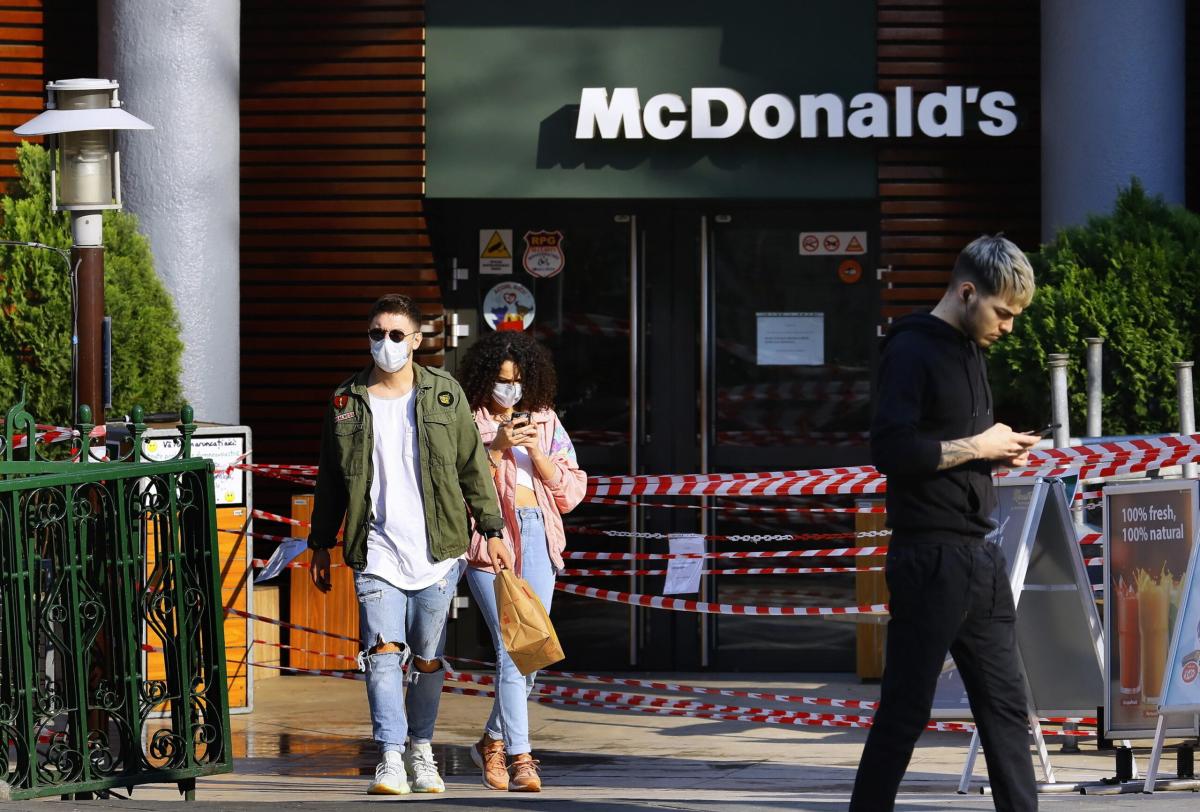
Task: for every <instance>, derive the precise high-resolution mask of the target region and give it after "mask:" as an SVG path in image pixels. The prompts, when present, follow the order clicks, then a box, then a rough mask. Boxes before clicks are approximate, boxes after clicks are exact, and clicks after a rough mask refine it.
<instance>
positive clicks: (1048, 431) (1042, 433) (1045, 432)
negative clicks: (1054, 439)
mask: <svg viewBox="0 0 1200 812" xmlns="http://www.w3.org/2000/svg"><path fill="white" fill-rule="evenodd" d="M1061 425H1062V423H1051V424H1050V425H1048V426H1044V427H1042V428H1040V429H1038V430H1037V431H1033V430H1032V429H1031V430H1029V431H1023V432H1021V433H1022V434H1036V435H1037V436H1038V437H1041V438H1042V439H1045V438H1047V437H1049V436H1050V435H1052V434H1054V430H1055V429H1056V428H1058V427H1059V426H1061Z"/></svg>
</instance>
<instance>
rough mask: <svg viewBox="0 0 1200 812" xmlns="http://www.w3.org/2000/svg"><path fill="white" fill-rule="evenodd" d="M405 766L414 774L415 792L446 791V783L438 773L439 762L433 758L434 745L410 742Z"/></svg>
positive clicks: (405, 754)
mask: <svg viewBox="0 0 1200 812" xmlns="http://www.w3.org/2000/svg"><path fill="white" fill-rule="evenodd" d="M404 766H405V767H406V768H407V770H408V774H409V775H411V776H412V791H413V792H445V791H446V784H445V782H444V781H442V777H441V776H440V775H438V768H437V762H436V761H434V760H433V747H432V746H431V745H430V744H429V742H425V743H424V744H410V745H409V746H408V749H407V750H405V751H404Z"/></svg>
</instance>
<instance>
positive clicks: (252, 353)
mask: <svg viewBox="0 0 1200 812" xmlns="http://www.w3.org/2000/svg"><path fill="white" fill-rule="evenodd" d="M424 17H425V15H424V4H423V3H419V2H395V1H394V0H339V2H337V3H329V2H327V1H326V0H243V2H242V104H241V109H242V130H241V132H242V190H241V194H242V210H241V222H242V228H241V239H242V251H241V254H242V268H241V271H242V278H241V291H242V292H241V341H242V353H241V375H242V380H241V391H242V398H241V413H242V420H243V422H245V423H248V424H249V425H250V426H251V427H253V429H254V445H255V456H256V458H257V459H259V460H261V461H263V462H293V461H294V462H316V459H317V447H318V440H319V430H320V420H321V416H322V414H323V412H322V409H323V406H324V404H325V402H326V401H327V399H328V396H329V393H330V392H331V390H332V388H333V387H334V386H336V385H337V384H338V382H340V381H341V380H342V379H343V378H344V377H345V376H346V375H347V374H349V373H351V372H353V371H355V370H357V369H359V368H361V367H362V366H364V365H365V364H366V362H367V361H368V360H369V356H368V355H367V347H366V337H365V335H364V333H365V330H366V318H365V316H366V312H367V309H368V308H369V306H370V304H371V302H372V301H374V300H375V299H376V298H377V297H379V296H380V295H382V294H384V293H389V292H393V291H397V292H404V293H408V294H409V295H411V296H413V297H415V298H416V299H417V300H418V301H419V302H420V303H421V306H422V310H423V312H424V315H425V317H426V319H427V320H428V321H430V322H435V321H436V320H439V319H440V318H441V314H442V304H441V294H440V291H439V288H438V284H437V273H436V271H435V268H434V264H433V255H432V254H431V252H430V245H429V236H428V233H427V229H426V222H425V217H424V214H423V206H422V199H421V196H422V192H423V183H424V174H425V166H424V160H425V155H424V132H423V128H424V111H425V97H424V91H425V81H424V76H425V67H424V53H425V51H424V49H425V32H424V27H423V26H424ZM434 326H435V327H440V322H437V323H436V324H435V325H434ZM441 345H442V341H441V338H440V334H439V337H438V338H437V339H429V338H427V339H426V344H425V345H424V348H423V351H422V352H421V353H420V354H419V360H420V361H421V362H423V363H426V364H434V365H438V364H440V363H441V352H442V347H441ZM268 494H269V489H268V490H264V492H263V493H262V495H263V496H268ZM268 498H269V496H268ZM280 507H282V505H280Z"/></svg>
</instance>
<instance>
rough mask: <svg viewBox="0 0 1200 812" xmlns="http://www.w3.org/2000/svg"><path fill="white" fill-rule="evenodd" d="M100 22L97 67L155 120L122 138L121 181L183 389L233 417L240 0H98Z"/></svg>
mask: <svg viewBox="0 0 1200 812" xmlns="http://www.w3.org/2000/svg"><path fill="white" fill-rule="evenodd" d="M99 29H100V43H99V45H100V49H99V50H100V73H101V75H102V76H104V77H106V78H113V79H116V80H117V81H118V82H120V83H121V98H122V99H124V100H125V101H126V109H127V110H129V112H131V113H133V114H134V115H135V116H138V117H139V118H142V119H144V120H146V121H148V122H150V123H151V124H153V125H154V128H155V131H154V132H153V133H150V134H149V136H146V135H145V134H139V135H141V136H142V137H139V138H137V139H136V140H135V139H130V140H129V142H128V147H127V148H126V147H124V146H123V148H122V151H121V182H122V183H121V185H122V192H123V194H124V198H125V207H126V208H127V209H128V210H129V211H131V212H133V213H134V214H136V215H137V216H138V218H139V219H140V221H141V225H142V230H143V232H144V233H145V234H146V235H147V236H148V237H149V239H150V247H151V249H152V250H153V252H154V262H155V268H156V270H157V271H158V275H159V276H160V277H161V278H162V279H163V281H164V282H165V283H166V286H167V289H168V290H169V291H170V292H171V294H172V296H173V297H174V298H175V307H176V308H177V310H178V311H179V319H180V322H181V324H182V326H183V336H182V338H183V344H184V351H183V392H184V397H185V398H186V399H187V401H188V402H189V403H191V404H192V405H193V406H194V407H195V410H196V418H197V419H198V420H210V421H214V422H220V423H237V422H238V398H239V376H238V357H239V352H238V350H239V346H238V306H239V300H238V281H239V272H238V268H239V266H238V261H239V258H238V231H239V215H240V199H239V179H240V175H239V154H238V152H239V145H240V142H241V138H240V131H239V127H240V118H239V114H238V107H239V88H238V80H239V70H240V65H241V62H240V44H241V39H240V31H241V2H240V0H171V2H161V0H100V26H99ZM113 329H114V330H119V329H121V328H120V325H114V328H113Z"/></svg>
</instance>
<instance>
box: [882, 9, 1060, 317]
mask: <svg viewBox="0 0 1200 812" xmlns="http://www.w3.org/2000/svg"><path fill="white" fill-rule="evenodd" d="M1039 14H1040V12H1039V5H1038V2H1037V0H1010V2H1007V3H996V2H993V1H992V0H879V3H878V6H877V45H876V55H877V65H878V68H877V69H878V75H879V85H878V86H879V90H880V92H881V93H884V94H885V95H886V94H890V92H891V91H892V90H894V89H895V88H896V87H898V86H910V87H912V88H914V91H915V93H916V94H917V95H918V96H919V95H920V94H921V93H922V92H924V91H931V90H940V89H942V88H944V87H945V86H946V85H951V84H956V85H966V86H978V87H980V88H981V89H982V91H983V92H987V91H989V90H1007V91H1009V92H1011V93H1013V94H1014V95H1015V96H1016V99H1017V106H1018V109H1017V115H1018V118H1019V121H1020V124H1019V126H1018V130H1017V132H1015V133H1013V134H1012V135H1010V136H1008V137H1005V138H988V137H986V136H983V135H982V134H980V133H978V132H975V134H974V135H970V134H968V135H966V136H964V137H963V138H956V139H931V138H925V137H921V136H918V137H915V138H912V139H910V140H908V141H906V142H903V143H899V142H893V143H894V145H892V146H888V147H885V148H882V149H880V151H879V205H880V212H881V221H880V234H881V249H882V250H881V257H880V259H881V265H884V266H891V267H892V269H893V270H892V272H891V273H889V274H887V275H886V276H885V279H886V280H887V281H888V282H889V284H890V285H891V287H890V288H889V289H887V290H884V291H883V294H882V297H883V302H882V308H881V309H882V313H881V316H882V319H881V320H882V321H884V322H886V321H887V319H889V318H895V317H897V316H900V315H903V314H904V313H907V312H910V311H912V310H914V309H917V308H927V307H929V306H931V305H932V304H934V303H935V302H936V301H937V299H938V298H939V297H940V296H941V293H942V290H943V289H944V287H945V283H946V280H947V279H948V276H949V270H950V267H951V266H952V265H953V263H954V258H955V256H956V255H957V254H958V252H959V250H960V249H961V248H962V247H963V246H964V245H965V244H966V243H967V242H969V241H970V240H972V239H974V238H975V237H977V236H979V235H980V234H981V233H984V232H988V233H994V232H997V231H1003V232H1005V234H1006V235H1007V236H1008V237H1009V238H1010V239H1012V240H1014V241H1015V242H1016V243H1017V244H1018V245H1020V246H1021V247H1022V248H1024V249H1025V250H1035V249H1036V248H1037V246H1038V240H1039V236H1040V218H1041V192H1040V183H1041V179H1040V169H1041V145H1040V137H1039V131H1040V126H1041V125H1040V121H1039V98H1040V93H1041V87H1040V75H1039V61H1040V44H1039V40H1040V20H1039ZM969 121H970V120H969V119H968V122H969Z"/></svg>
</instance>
